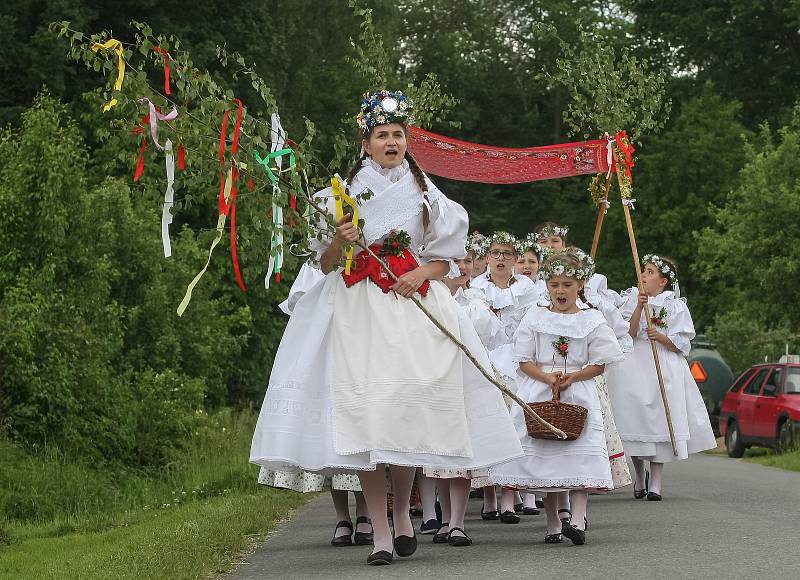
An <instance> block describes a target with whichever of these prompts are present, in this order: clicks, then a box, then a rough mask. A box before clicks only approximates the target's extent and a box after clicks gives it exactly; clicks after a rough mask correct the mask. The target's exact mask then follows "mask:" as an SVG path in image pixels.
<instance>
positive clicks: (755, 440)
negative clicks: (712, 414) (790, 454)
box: [719, 363, 800, 457]
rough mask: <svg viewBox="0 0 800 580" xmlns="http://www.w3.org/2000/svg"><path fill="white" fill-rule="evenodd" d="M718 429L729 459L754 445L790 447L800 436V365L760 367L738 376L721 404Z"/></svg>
mask: <svg viewBox="0 0 800 580" xmlns="http://www.w3.org/2000/svg"><path fill="white" fill-rule="evenodd" d="M719 427H720V433H721V434H722V436H723V437H725V447H726V449H727V451H728V456H730V457H741V456H742V455H744V451H745V449H747V448H748V447H750V446H752V445H760V446H764V447H773V448H775V449H779V450H785V449H788V448H789V447H791V446H792V444H793V441H794V434H795V433H798V434H800V364H791V363H768V364H760V365H755V366H752V367H750V368H749V369H747V370H746V371H745V372H743V373H742V374H741V375H739V378H738V379H736V381H735V382H734V383H733V386H732V387H731V388H730V390H729V391H728V394H727V395H725V399H724V400H723V401H722V407H721V408H720V414H719Z"/></svg>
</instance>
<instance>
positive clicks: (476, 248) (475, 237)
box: [465, 230, 489, 258]
mask: <svg viewBox="0 0 800 580" xmlns="http://www.w3.org/2000/svg"><path fill="white" fill-rule="evenodd" d="M465 249H466V250H467V251H468V252H473V253H474V254H475V256H476V257H478V258H482V257H483V256H485V255H486V252H487V251H488V250H489V238H487V237H486V236H484V235H483V234H482V233H480V232H478V231H477V230H476V231H474V232H472V233H471V234H470V235H468V236H467V245H466V248H465Z"/></svg>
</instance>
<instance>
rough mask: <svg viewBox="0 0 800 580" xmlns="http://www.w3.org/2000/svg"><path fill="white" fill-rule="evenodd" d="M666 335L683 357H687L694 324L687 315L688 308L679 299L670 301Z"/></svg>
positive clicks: (693, 333) (690, 347) (693, 334)
mask: <svg viewBox="0 0 800 580" xmlns="http://www.w3.org/2000/svg"><path fill="white" fill-rule="evenodd" d="M666 334H667V338H669V339H670V340H671V341H672V344H674V345H675V347H676V348H678V350H680V351H681V352H682V353H683V356H689V351H690V350H692V339H693V338H694V336H695V331H694V322H693V321H692V315H691V314H690V313H689V307H688V306H686V303H685V302H684V301H683V300H680V299H679V298H675V299H674V300H672V301H671V304H670V305H669V316H668V318H667V333H666Z"/></svg>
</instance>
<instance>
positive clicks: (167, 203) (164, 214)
mask: <svg viewBox="0 0 800 580" xmlns="http://www.w3.org/2000/svg"><path fill="white" fill-rule="evenodd" d="M164 149H165V151H166V159H167V162H166V165H167V191H166V192H164V205H163V206H161V243H162V244H163V245H164V257H165V258H169V257H170V256H171V255H172V245H171V244H170V241H169V224H171V223H172V206H173V205H174V203H175V198H174V195H175V192H174V191H173V190H172V185H173V184H174V183H175V157H174V156H173V154H172V140H170V139H167V142H166V143H165V144H164Z"/></svg>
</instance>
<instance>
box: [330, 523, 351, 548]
mask: <svg viewBox="0 0 800 580" xmlns="http://www.w3.org/2000/svg"><path fill="white" fill-rule="evenodd" d="M339 528H347V529H349V530H350V533H349V534H345V535H344V536H338V537H337V536H336V531H337V530H338V529H339ZM352 545H353V524H352V523H351V522H348V521H347V520H342V521H341V522H339V523H338V524H336V528H335V529H334V530H333V539H332V540H331V546H336V547H337V548H342V547H344V546H352Z"/></svg>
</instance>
